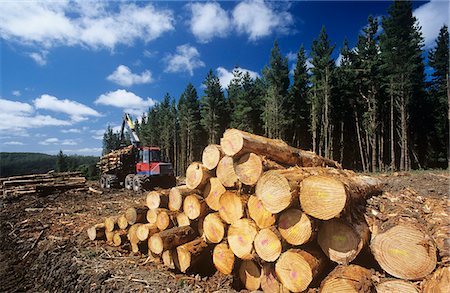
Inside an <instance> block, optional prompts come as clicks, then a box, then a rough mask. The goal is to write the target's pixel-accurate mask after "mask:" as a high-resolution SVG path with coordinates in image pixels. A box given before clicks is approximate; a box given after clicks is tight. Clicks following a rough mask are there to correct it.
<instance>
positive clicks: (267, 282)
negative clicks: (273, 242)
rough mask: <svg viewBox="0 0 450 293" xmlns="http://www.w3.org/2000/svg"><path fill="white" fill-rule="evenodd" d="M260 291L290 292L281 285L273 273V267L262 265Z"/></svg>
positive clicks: (272, 292)
mask: <svg viewBox="0 0 450 293" xmlns="http://www.w3.org/2000/svg"><path fill="white" fill-rule="evenodd" d="M261 289H262V290H263V292H266V293H289V292H290V291H289V290H288V289H287V288H286V287H284V286H283V284H281V282H280V281H279V280H278V278H277V275H276V273H275V265H274V264H272V263H264V264H263V266H262V270H261Z"/></svg>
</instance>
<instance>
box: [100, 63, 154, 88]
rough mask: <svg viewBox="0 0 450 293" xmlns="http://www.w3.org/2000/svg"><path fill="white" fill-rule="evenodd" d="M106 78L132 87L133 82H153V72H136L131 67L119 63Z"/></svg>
mask: <svg viewBox="0 0 450 293" xmlns="http://www.w3.org/2000/svg"><path fill="white" fill-rule="evenodd" d="M106 79H107V80H109V81H112V82H115V83H117V84H119V85H121V86H127V87H130V86H132V85H133V84H145V83H150V82H152V74H151V72H150V71H149V70H146V71H144V72H142V73H141V74H135V73H133V72H131V70H130V68H128V67H127V66H125V65H119V66H118V67H117V68H116V70H115V71H114V72H113V73H111V74H110V75H109V76H108V77H107V78H106Z"/></svg>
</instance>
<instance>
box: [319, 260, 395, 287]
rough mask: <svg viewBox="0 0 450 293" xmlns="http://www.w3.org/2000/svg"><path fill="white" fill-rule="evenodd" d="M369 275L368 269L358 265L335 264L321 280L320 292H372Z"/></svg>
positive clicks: (370, 273) (370, 275)
mask: <svg viewBox="0 0 450 293" xmlns="http://www.w3.org/2000/svg"><path fill="white" fill-rule="evenodd" d="M371 277H372V272H371V271H370V270H368V269H366V268H363V267H360V266H358V265H348V266H337V267H336V268H335V269H334V270H333V271H332V272H331V273H329V274H328V276H327V277H326V278H325V279H324V280H323V281H322V283H321V285H320V292H321V293H334V292H349V293H350V292H361V293H364V292H372V291H373V285H372V280H371ZM377 292H378V291H377ZM393 292H403V291H393Z"/></svg>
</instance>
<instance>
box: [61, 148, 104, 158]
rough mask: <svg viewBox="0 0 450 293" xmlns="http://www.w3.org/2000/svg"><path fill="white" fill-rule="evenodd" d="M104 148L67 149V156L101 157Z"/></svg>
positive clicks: (65, 151)
mask: <svg viewBox="0 0 450 293" xmlns="http://www.w3.org/2000/svg"><path fill="white" fill-rule="evenodd" d="M102 151H103V149H102V148H81V149H65V150H63V152H64V153H65V154H79V153H82V154H84V155H93V156H99V155H100V154H101V153H102Z"/></svg>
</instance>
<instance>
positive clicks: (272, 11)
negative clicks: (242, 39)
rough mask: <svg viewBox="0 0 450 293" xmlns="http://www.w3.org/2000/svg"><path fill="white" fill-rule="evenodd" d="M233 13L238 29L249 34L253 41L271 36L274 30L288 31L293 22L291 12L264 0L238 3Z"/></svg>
mask: <svg viewBox="0 0 450 293" xmlns="http://www.w3.org/2000/svg"><path fill="white" fill-rule="evenodd" d="M232 14H233V23H234V25H235V26H236V29H237V31H238V32H239V33H242V34H247V35H248V37H249V39H250V40H252V41H255V40H257V39H260V38H263V37H266V36H269V35H270V34H272V33H273V32H274V31H278V32H283V33H285V32H288V31H289V27H290V26H291V25H292V23H293V17H292V15H291V14H290V13H289V12H287V11H284V10H277V9H276V8H275V7H274V6H273V4H271V3H267V2H264V1H263V0H249V1H243V2H241V3H239V4H238V5H236V7H235V8H234V10H233V13H232Z"/></svg>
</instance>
